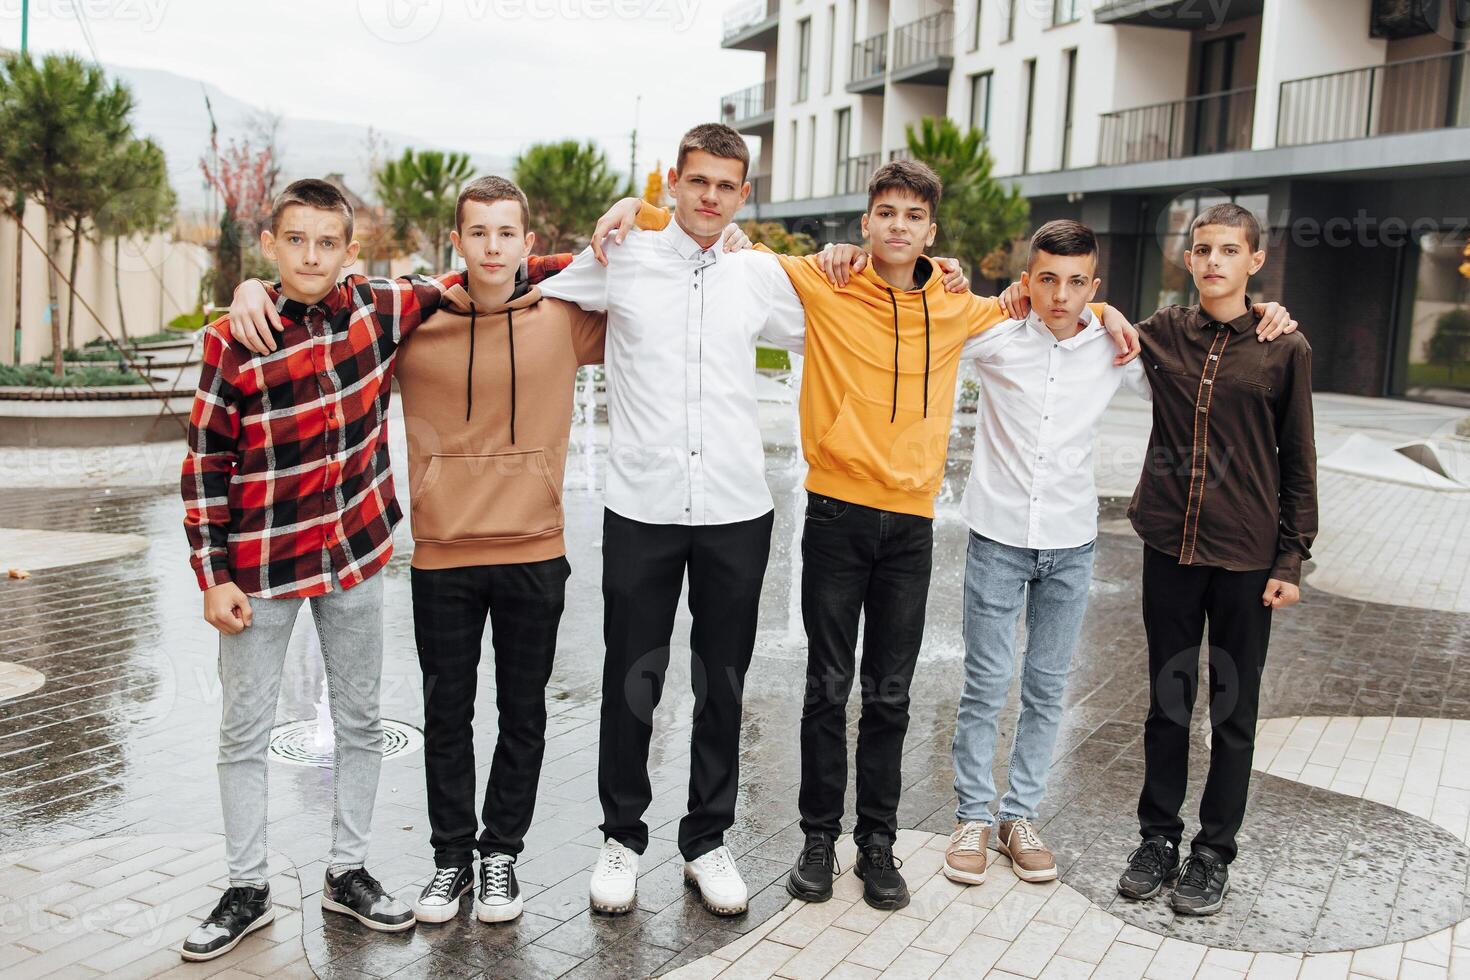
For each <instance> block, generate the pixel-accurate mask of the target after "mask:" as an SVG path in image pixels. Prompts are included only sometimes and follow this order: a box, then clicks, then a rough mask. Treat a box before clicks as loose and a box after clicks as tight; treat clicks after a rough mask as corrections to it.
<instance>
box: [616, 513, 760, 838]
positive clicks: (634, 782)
mask: <svg viewBox="0 0 1470 980" xmlns="http://www.w3.org/2000/svg"><path fill="white" fill-rule="evenodd" d="M772 518H773V515H772V514H770V513H767V514H764V515H762V516H761V517H757V518H755V519H754V520H750V521H740V522H738V523H735V524H713V525H704V526H699V527H690V526H687V525H682V524H644V523H641V522H639V521H633V520H629V519H628V518H626V517H622V516H620V515H618V514H614V513H613V512H612V511H610V510H609V511H606V512H605V513H604V516H603V525H602V562H603V565H602V600H603V626H602V631H603V639H604V640H605V642H606V644H607V659H606V660H605V661H604V663H603V672H602V726H601V733H600V741H599V743H598V762H597V790H598V795H599V797H600V798H601V801H602V818H603V822H602V833H603V834H604V835H605V836H607V837H611V838H612V839H613V840H616V841H618V842H619V843H621V844H622V845H623V846H625V847H627V848H629V849H631V850H633V851H635V852H637V853H638V854H642V853H643V851H644V849H645V848H646V847H647V846H648V825H647V824H645V823H644V822H643V813H644V811H645V810H647V809H648V804H649V802H650V801H651V800H652V799H653V791H652V789H651V788H650V786H649V781H648V743H649V740H650V739H651V738H652V737H653V712H654V709H655V708H656V707H658V702H659V699H660V698H661V697H662V696H663V687H664V675H665V673H666V672H667V670H668V667H669V640H670V639H671V637H672V635H673V631H674V612H675V610H676V609H677V608H678V605H679V594H680V592H682V591H683V588H684V572H685V569H688V572H689V611H690V613H692V614H693V617H694V625H693V628H692V629H691V630H690V634H689V646H690V648H691V650H692V652H693V663H692V668H691V672H690V673H691V683H692V685H693V688H694V724H693V731H692V732H691V735H690V760H689V808H688V812H687V813H686V814H685V816H684V818H683V820H681V821H680V822H679V851H680V852H681V853H682V854H683V855H684V859H685V860H686V861H692V860H694V859H695V858H697V857H699V856H700V855H702V854H705V853H707V852H709V851H712V850H714V849H715V848H717V847H719V846H720V845H721V844H723V843H724V840H725V831H727V830H729V829H730V825H731V824H733V823H734V822H735V791H736V787H737V783H738V780H739V775H740V710H741V703H742V698H743V696H744V693H745V671H746V669H747V668H748V667H749V666H750V657H751V654H752V653H753V652H754V650H755V631H756V616H757V613H758V612H759V610H760V596H761V581H762V580H763V579H764V577H765V574H766V559H767V558H768V557H769V555H770V550H771V524H772Z"/></svg>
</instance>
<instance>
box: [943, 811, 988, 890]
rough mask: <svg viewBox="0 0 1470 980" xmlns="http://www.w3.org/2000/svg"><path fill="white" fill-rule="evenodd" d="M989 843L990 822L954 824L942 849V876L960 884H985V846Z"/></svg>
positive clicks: (975, 821) (974, 821) (973, 821)
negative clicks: (947, 841) (945, 845)
mask: <svg viewBox="0 0 1470 980" xmlns="http://www.w3.org/2000/svg"><path fill="white" fill-rule="evenodd" d="M989 843H990V824H988V823H985V822H984V821H981V820H970V821H968V822H966V823H959V824H955V828H954V833H952V834H950V835H949V846H948V847H946V848H945V849H944V876H945V877H946V878H948V879H949V880H950V881H957V882H959V883H960V884H962V885H983V884H985V856H986V855H985V848H986V846H987V845H988V844H989Z"/></svg>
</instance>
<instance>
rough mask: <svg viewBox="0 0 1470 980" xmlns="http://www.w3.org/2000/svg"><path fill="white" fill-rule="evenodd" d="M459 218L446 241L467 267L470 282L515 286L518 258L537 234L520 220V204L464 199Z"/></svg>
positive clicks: (501, 287)
mask: <svg viewBox="0 0 1470 980" xmlns="http://www.w3.org/2000/svg"><path fill="white" fill-rule="evenodd" d="M460 221H461V224H460V226H459V228H457V229H455V230H454V231H451V232H450V233H449V240H450V241H452V242H453V243H454V250H455V251H456V252H458V253H459V254H460V257H461V258H463V259H464V261H465V265H466V266H467V267H468V270H469V277H470V284H471V285H475V286H481V287H484V288H489V289H504V288H505V287H506V286H510V285H514V283H515V281H516V272H517V270H519V269H520V267H521V260H522V259H524V258H525V257H526V256H527V255H529V254H531V249H532V248H534V247H535V245H536V234H535V233H534V232H528V231H526V229H525V226H524V225H523V224H522V223H521V221H522V215H521V203H520V202H519V201H490V202H485V201H466V202H465V203H464V210H463V212H462V215H461V218H460Z"/></svg>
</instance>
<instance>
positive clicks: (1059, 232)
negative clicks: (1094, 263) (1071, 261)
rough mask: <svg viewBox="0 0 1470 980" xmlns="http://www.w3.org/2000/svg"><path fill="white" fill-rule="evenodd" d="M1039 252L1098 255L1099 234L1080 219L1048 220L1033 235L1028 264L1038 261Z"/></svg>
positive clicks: (1027, 259)
mask: <svg viewBox="0 0 1470 980" xmlns="http://www.w3.org/2000/svg"><path fill="white" fill-rule="evenodd" d="M1037 252H1045V253H1047V254H1048V255H1091V256H1096V255H1097V236H1096V235H1095V234H1093V232H1092V229H1091V228H1089V227H1087V226H1086V225H1084V224H1083V223H1082V222H1080V221H1073V220H1071V219H1070V218H1060V219H1058V220H1056V221H1048V222H1047V223H1046V224H1044V225H1042V226H1041V227H1040V228H1038V229H1036V234H1034V235H1032V236H1031V254H1030V255H1029V256H1027V258H1026V264H1027V265H1028V266H1029V265H1030V264H1031V263H1032V262H1035V261H1036V253H1037Z"/></svg>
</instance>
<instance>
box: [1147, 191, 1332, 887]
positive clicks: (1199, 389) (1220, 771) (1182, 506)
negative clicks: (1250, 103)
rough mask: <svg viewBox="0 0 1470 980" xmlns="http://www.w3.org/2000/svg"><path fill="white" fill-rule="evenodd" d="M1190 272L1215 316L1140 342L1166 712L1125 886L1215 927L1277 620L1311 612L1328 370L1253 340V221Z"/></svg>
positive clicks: (1203, 313) (1150, 733) (1150, 542)
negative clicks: (1204, 642) (1187, 843)
mask: <svg viewBox="0 0 1470 980" xmlns="http://www.w3.org/2000/svg"><path fill="white" fill-rule="evenodd" d="M1190 236H1191V244H1190V248H1189V251H1188V253H1186V256H1185V262H1186V264H1187V265H1188V267H1189V271H1190V274H1191V275H1192V276H1193V278H1194V284H1195V288H1196V289H1197V290H1198V291H1199V296H1200V301H1199V305H1198V306H1193V307H1179V306H1171V307H1168V308H1167V309H1163V310H1160V311H1159V312H1158V313H1156V314H1154V315H1153V316H1152V317H1151V318H1149V319H1148V320H1147V321H1145V322H1144V323H1142V324H1140V325H1139V330H1140V333H1141V334H1142V341H1143V346H1144V355H1143V359H1144V361H1145V364H1146V365H1147V370H1148V375H1149V381H1150V385H1151V387H1152V389H1153V431H1152V433H1151V434H1150V436H1149V447H1148V456H1147V459H1148V460H1149V463H1148V464H1147V465H1146V466H1145V467H1144V470H1143V475H1142V477H1141V478H1140V480H1139V482H1138V489H1137V490H1136V491H1135V492H1134V495H1133V501H1132V503H1131V505H1130V506H1129V509H1128V516H1129V518H1130V519H1131V520H1132V522H1133V527H1134V529H1135V530H1136V531H1137V532H1138V535H1139V537H1141V538H1142V539H1143V542H1144V556H1143V622H1144V629H1145V631H1146V633H1147V636H1148V658H1149V711H1148V718H1147V720H1146V721H1145V723H1144V734H1143V750H1144V777H1143V790H1142V793H1141V794H1140V796H1139V801H1138V821H1139V836H1140V837H1142V839H1143V842H1142V844H1141V845H1140V846H1139V847H1138V848H1137V849H1136V850H1135V851H1134V852H1133V853H1132V855H1131V856H1130V857H1129V859H1128V868H1127V870H1126V871H1125V872H1124V873H1123V875H1122V877H1121V879H1120V880H1119V882H1118V891H1119V893H1120V894H1122V895H1123V896H1125V897H1127V898H1132V899H1147V898H1151V897H1153V896H1154V895H1155V894H1157V893H1158V892H1159V891H1160V889H1162V888H1163V886H1164V884H1165V882H1167V881H1170V880H1173V879H1175V878H1176V877H1177V879H1178V886H1177V887H1176V889H1175V891H1174V895H1173V907H1174V910H1175V911H1176V912H1179V913H1182V914H1186V915H1212V914H1214V913H1215V912H1218V911H1219V910H1220V907H1221V905H1222V904H1223V903H1224V900H1225V895H1226V893H1227V892H1228V890H1229V887H1230V877H1229V870H1228V868H1229V865H1230V862H1231V861H1232V860H1234V859H1235V854H1236V839H1235V838H1236V833H1237V831H1239V829H1240V825H1241V822H1242V820H1243V819H1244V817H1245V806H1246V795H1247V793H1248V791H1249V789H1250V775H1251V760H1252V757H1253V754H1254V750H1255V734H1256V713H1257V706H1258V702H1259V699H1260V691H1261V672H1262V669H1263V668H1264V666H1265V659H1266V647H1267V643H1268V641H1269V638H1270V632H1271V613H1272V611H1273V610H1276V609H1282V608H1285V607H1287V606H1290V605H1293V604H1294V603H1296V602H1297V601H1298V599H1299V598H1300V591H1299V583H1300V580H1301V565H1302V561H1303V560H1304V559H1306V558H1308V557H1310V548H1311V544H1312V540H1313V538H1314V537H1315V536H1316V533H1317V473H1316V468H1317V467H1316V445H1315V440H1314V437H1313V430H1312V352H1311V347H1310V346H1309V345H1308V344H1307V341H1306V339H1305V338H1304V337H1302V336H1301V335H1300V334H1293V335H1292V336H1290V337H1286V338H1283V339H1282V340H1281V341H1279V342H1277V343H1273V344H1267V345H1264V346H1262V345H1259V344H1253V343H1250V342H1248V340H1247V339H1246V338H1247V336H1248V334H1249V332H1250V330H1251V327H1252V326H1253V325H1254V323H1255V320H1254V318H1253V317H1252V316H1251V310H1250V301H1249V300H1248V299H1247V297H1246V287H1247V284H1248V281H1249V279H1250V277H1251V276H1252V275H1254V274H1255V273H1257V272H1258V271H1260V268H1261V266H1262V264H1263V263H1264V262H1265V259H1266V255H1265V253H1264V252H1263V251H1261V249H1260V241H1261V229H1260V225H1259V224H1258V223H1257V221H1256V218H1255V216H1254V215H1252V214H1251V212H1250V211H1248V210H1246V209H1245V208H1242V207H1240V206H1239V205H1236V204H1219V205H1216V206H1214V207H1211V208H1208V209H1207V210H1205V211H1204V212H1203V213H1202V214H1201V215H1200V216H1199V217H1198V218H1196V219H1195V221H1194V224H1193V225H1192V226H1191V229H1190ZM1207 624H1208V634H1207V635H1208V639H1209V657H1210V673H1209V681H1210V683H1209V691H1210V692H1211V700H1210V724H1211V738H1210V768H1209V774H1208V776H1206V778H1205V789H1204V797H1203V799H1202V800H1201V801H1200V829H1199V832H1198V833H1197V834H1196V835H1195V837H1194V841H1193V844H1192V849H1191V853H1190V856H1189V858H1188V860H1186V861H1185V862H1184V864H1183V867H1182V868H1181V867H1180V862H1179V842H1180V838H1181V836H1182V834H1183V830H1184V823H1183V821H1182V820H1181V819H1180V816H1179V809H1180V807H1181V806H1182V805H1183V802H1184V794H1185V785H1186V782H1187V779H1188V771H1189V730H1190V716H1191V714H1192V712H1193V710H1194V697H1195V691H1196V689H1197V687H1198V683H1199V646H1200V640H1201V638H1202V637H1203V636H1204V635H1206V625H1207Z"/></svg>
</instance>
